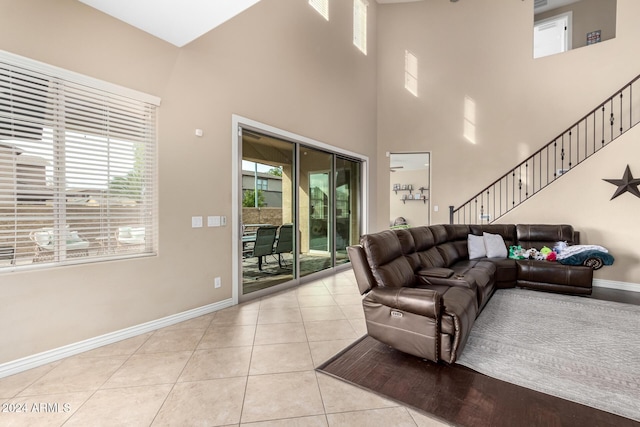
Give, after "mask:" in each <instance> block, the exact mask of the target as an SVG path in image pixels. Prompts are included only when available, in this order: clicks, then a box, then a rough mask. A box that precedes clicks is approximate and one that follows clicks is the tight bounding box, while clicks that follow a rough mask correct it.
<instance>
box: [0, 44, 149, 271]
mask: <svg viewBox="0 0 640 427" xmlns="http://www.w3.org/2000/svg"><path fill="white" fill-rule="evenodd" d="M158 106H159V100H158V99H157V98H155V97H152V96H150V95H146V94H142V93H139V92H136V91H132V90H129V89H126V88H122V87H119V86H116V85H111V84H109V83H106V82H102V81H99V80H95V79H92V78H89V77H85V76H82V75H79V74H75V73H71V72H69V71H65V70H62V69H59V68H56V67H52V66H48V65H46V64H42V63H39V62H36V61H32V60H29V59H26V58H22V57H19V56H17V55H13V54H10V53H7V52H2V51H0V271H2V270H3V269H12V268H14V267H20V266H29V265H34V264H35V263H49V264H66V263H77V262H93V261H98V260H103V259H109V258H121V257H131V256H140V255H152V254H155V253H156V251H157V240H158V239H157V196H156V115H157V111H156V110H157V107H158Z"/></svg>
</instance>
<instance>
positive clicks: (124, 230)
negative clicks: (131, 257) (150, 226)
mask: <svg viewBox="0 0 640 427" xmlns="http://www.w3.org/2000/svg"><path fill="white" fill-rule="evenodd" d="M145 233H146V230H145V227H144V226H122V227H118V229H117V230H116V244H117V246H118V247H119V248H121V249H122V248H126V249H132V248H135V247H137V246H142V245H144V243H145Z"/></svg>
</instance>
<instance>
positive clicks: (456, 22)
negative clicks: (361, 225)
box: [377, 0, 640, 283]
mask: <svg viewBox="0 0 640 427" xmlns="http://www.w3.org/2000/svg"><path fill="white" fill-rule="evenodd" d="M532 3H533V0H525V1H514V2H510V1H509V2H507V1H497V0H493V1H486V2H474V1H467V2H456V3H451V2H436V1H425V2H416V3H408V4H397V5H381V6H380V7H379V8H378V16H379V21H378V30H379V31H378V49H379V50H378V56H379V58H380V61H379V66H378V107H379V108H378V118H379V120H378V147H377V151H378V157H377V172H378V176H379V185H378V187H377V188H378V190H377V192H378V222H377V228H378V229H382V228H386V227H387V223H386V221H387V218H388V213H389V205H388V204H387V203H386V201H385V197H384V196H385V194H384V193H386V192H387V191H388V190H387V189H388V188H390V187H389V185H390V182H389V173H388V171H387V167H388V165H387V164H386V162H385V161H386V159H385V158H384V153H385V152H386V151H398V152H400V151H431V152H432V193H431V196H432V205H438V206H439V208H440V209H439V211H438V212H432V222H433V223H447V222H448V220H449V218H448V209H447V206H449V205H455V206H458V205H459V204H461V203H463V202H464V201H466V200H467V199H469V198H470V197H472V196H473V195H474V194H475V193H477V192H478V191H480V190H482V188H483V187H484V186H486V185H488V184H490V183H491V182H493V181H494V180H495V179H497V178H499V177H500V176H501V175H502V174H504V173H505V172H507V171H508V170H509V169H510V168H511V167H513V166H515V165H516V164H517V163H518V162H519V161H521V160H524V159H525V158H526V157H527V156H529V155H530V154H532V153H533V152H535V151H536V150H537V149H538V148H540V147H542V146H543V145H544V144H546V143H547V142H549V141H551V140H552V139H553V138H554V137H555V136H556V135H558V134H560V133H561V132H562V131H564V130H565V129H566V128H567V127H569V126H570V125H571V124H573V123H574V122H575V121H577V120H578V119H580V118H581V117H582V116H583V115H584V114H586V113H587V112H588V111H590V110H591V109H592V108H594V107H595V106H596V105H598V104H599V103H600V102H601V101H603V100H604V99H606V98H607V97H608V96H610V95H612V94H613V93H614V92H615V91H616V90H617V89H619V88H620V87H622V86H623V85H624V84H626V83H627V82H629V81H630V80H631V79H633V78H634V77H635V76H636V75H637V74H638V72H640V56H638V55H633V54H632V52H634V51H635V50H636V48H637V45H638V43H639V42H640V26H639V25H638V20H637V17H638V16H640V3H639V2H637V1H635V0H618V19H617V21H618V27H617V33H616V38H615V39H613V40H609V41H606V42H602V43H600V44H597V45H594V46H590V47H588V48H585V49H577V50H573V51H571V52H568V53H565V54H562V55H554V56H550V57H546V58H540V59H536V60H534V59H533V58H532V33H533V32H532V22H533V19H532V16H531V13H532V12H531V11H532V8H533V4H532ZM479 17H483V19H479ZM405 49H408V50H410V51H411V52H412V53H413V54H415V55H416V56H417V58H418V60H419V75H418V79H419V88H418V92H419V93H418V94H419V96H418V97H417V98H416V97H414V96H413V95H411V94H410V93H409V92H407V91H406V90H405V89H404V52H405ZM465 97H468V98H471V99H473V100H474V102H475V106H476V114H475V119H474V120H473V121H474V123H473V124H474V126H475V134H476V143H475V144H472V143H470V142H469V141H468V140H467V139H465V138H464V136H463V131H464V123H465V114H464V113H465V111H464V104H465ZM614 144H616V148H615V149H614V148H611V149H607V150H621V152H620V154H619V156H617V157H616V156H614V155H608V154H604V153H601V154H598V155H596V156H594V157H593V158H592V159H590V160H589V161H588V162H586V163H585V164H583V165H581V166H580V168H584V169H582V172H580V173H582V174H583V176H582V178H583V179H582V181H580V183H579V184H577V185H573V186H570V187H564V185H566V184H562V186H563V187H562V188H565V189H566V191H560V189H559V185H556V184H554V185H552V186H551V187H549V189H548V190H547V193H546V194H545V195H544V197H546V199H545V203H544V204H543V206H540V205H536V204H534V203H533V202H532V203H530V204H525V205H523V206H522V207H521V208H519V209H518V210H517V211H515V212H513V214H512V215H510V217H509V219H508V222H526V221H528V222H544V221H547V220H548V221H549V222H568V223H574V224H575V225H576V228H578V229H580V230H584V231H585V241H586V243H604V244H605V246H606V245H609V246H612V253H613V255H614V256H616V258H617V259H618V261H616V264H615V265H614V266H612V267H606V268H603V269H602V270H600V271H598V272H597V273H596V277H599V278H602V279H608V280H620V281H626V282H633V283H640V271H638V270H637V268H629V267H630V266H631V265H632V264H633V260H637V259H638V258H640V249H638V245H637V244H636V243H635V242H636V241H637V240H639V238H640V227H637V226H634V224H636V223H637V221H635V220H633V219H632V216H633V215H635V212H637V210H638V209H639V208H640V199H638V198H635V197H633V196H631V195H629V194H627V195H624V196H621V197H620V198H618V199H616V200H615V201H613V202H609V198H610V197H611V195H612V194H613V190H615V188H613V186H612V185H611V184H608V183H606V182H604V181H602V178H620V177H621V176H622V172H623V171H624V168H625V166H626V164H627V163H629V164H630V167H631V170H632V171H635V173H636V174H637V175H639V176H640V161H638V160H637V159H638V156H637V155H635V156H634V153H633V152H632V151H629V152H625V150H624V148H618V147H619V146H623V147H626V145H624V143H623V142H622V141H621V140H618V141H616V142H614ZM585 169H586V171H585ZM572 174H574V171H572V172H571V174H569V175H567V179H570V178H569V176H570V175H572ZM575 174H578V171H577V170H576V171H575ZM575 174H574V176H573V177H571V179H574V177H575ZM574 184H575V183H574ZM587 195H588V197H587ZM541 196H542V195H540V197H541ZM537 197H538V196H536V198H537ZM574 197H582V198H583V199H584V200H583V202H582V203H583V209H581V210H577V209H575V208H574V206H572V205H571V204H568V203H566V200H567V198H574ZM612 211H615V215H614V217H615V218H616V219H617V220H615V221H612V220H611V217H610V215H607V214H605V213H604V212H610V213H612ZM524 212H526V216H525V214H524ZM549 212H553V213H554V216H553V221H551V218H550V217H549ZM594 212H603V213H602V214H600V213H598V214H595V213H594ZM603 236H612V237H613V236H626V237H625V238H623V239H620V240H615V241H612V240H611V238H610V237H606V238H605V237H603ZM614 247H615V250H613V248H614Z"/></svg>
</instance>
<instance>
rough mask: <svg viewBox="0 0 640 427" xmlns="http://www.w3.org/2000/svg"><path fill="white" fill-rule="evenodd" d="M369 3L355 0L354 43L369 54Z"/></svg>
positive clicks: (363, 0)
mask: <svg viewBox="0 0 640 427" xmlns="http://www.w3.org/2000/svg"><path fill="white" fill-rule="evenodd" d="M368 5H369V3H367V2H366V1H365V0H353V44H354V45H356V47H357V48H358V49H360V51H362V53H364V54H365V55H366V54H367V6H368Z"/></svg>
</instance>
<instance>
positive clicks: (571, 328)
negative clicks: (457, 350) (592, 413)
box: [457, 289, 640, 421]
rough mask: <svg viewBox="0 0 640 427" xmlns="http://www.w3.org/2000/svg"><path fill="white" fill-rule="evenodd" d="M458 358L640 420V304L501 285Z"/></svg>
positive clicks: (501, 376)
mask: <svg viewBox="0 0 640 427" xmlns="http://www.w3.org/2000/svg"><path fill="white" fill-rule="evenodd" d="M457 363H459V364H461V365H464V366H467V367H469V368H471V369H473V370H475V371H477V372H480V373H483V374H485V375H488V376H490V377H493V378H498V379H500V380H503V381H507V382H510V383H513V384H517V385H520V386H523V387H527V388H530V389H533V390H537V391H540V392H542V393H547V394H550V395H553V396H557V397H561V398H563V399H567V400H571V401H573V402H577V403H580V404H583V405H587V406H591V407H594V408H597V409H601V410H603V411H607V412H611V413H614V414H617V415H621V416H623V417H626V418H631V419H633V420H636V421H640V306H635V305H630V304H620V303H615V302H609V301H600V300H595V299H590V298H584V297H578V296H568V295H558V294H552V293H546V292H537V291H528V290H524V289H500V290H497V291H496V293H495V294H494V295H493V297H492V298H491V300H490V301H489V303H488V304H487V306H486V307H485V308H484V310H483V311H482V313H481V314H480V316H479V317H478V319H476V323H475V324H474V326H473V329H472V330H471V334H470V335H469V340H468V341H467V345H466V346H465V348H464V351H463V352H462V355H461V356H460V358H459V359H458V362H457Z"/></svg>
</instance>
